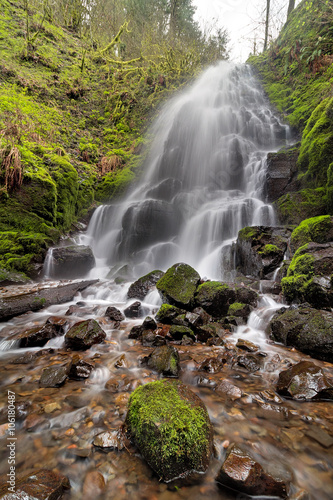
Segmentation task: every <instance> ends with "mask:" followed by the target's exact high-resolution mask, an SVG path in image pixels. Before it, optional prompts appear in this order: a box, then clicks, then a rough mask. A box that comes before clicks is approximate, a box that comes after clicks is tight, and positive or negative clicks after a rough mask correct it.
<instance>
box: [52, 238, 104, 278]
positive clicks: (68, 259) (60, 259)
mask: <svg viewBox="0 0 333 500" xmlns="http://www.w3.org/2000/svg"><path fill="white" fill-rule="evenodd" d="M50 258H51V259H52V262H51V270H50V274H51V277H52V278H57V279H76V278H82V277H84V276H86V275H87V274H88V272H89V271H90V270H91V269H92V268H93V267H94V266H95V257H94V254H93V252H92V250H91V248H90V247H87V246H84V245H70V246H67V247H58V248H54V249H53V250H52V256H51V257H50Z"/></svg>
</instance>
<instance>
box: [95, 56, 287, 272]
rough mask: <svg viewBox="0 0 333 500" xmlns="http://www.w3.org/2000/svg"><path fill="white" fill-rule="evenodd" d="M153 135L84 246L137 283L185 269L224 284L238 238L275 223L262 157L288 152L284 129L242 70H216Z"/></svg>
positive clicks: (174, 104)
mask: <svg viewBox="0 0 333 500" xmlns="http://www.w3.org/2000/svg"><path fill="white" fill-rule="evenodd" d="M152 134H153V137H154V140H153V144H152V146H151V149H150V152H149V154H148V159H147V163H146V166H145V169H144V174H143V175H142V178H141V179H140V180H139V181H138V183H137V184H136V186H135V187H134V189H133V190H132V191H131V192H130V193H128V194H127V196H126V197H125V198H124V199H123V200H121V201H119V202H117V203H111V204H109V205H104V206H101V207H99V208H98V209H97V210H96V211H95V214H94V216H93V218H92V220H91V222H90V224H89V227H88V231H87V234H86V237H85V238H86V240H85V241H86V242H88V243H89V244H90V245H91V246H92V248H93V251H94V254H95V257H96V258H97V259H101V261H102V262H104V263H107V264H108V265H109V266H111V265H115V264H119V265H120V264H121V263H124V264H125V263H129V264H130V265H131V268H132V269H133V272H134V275H135V276H139V275H142V274H145V273H146V272H148V271H151V270H153V269H166V268H168V267H169V266H170V265H172V264H174V263H175V262H180V261H182V262H186V263H188V264H190V265H192V266H193V267H195V268H196V269H197V270H198V272H199V273H200V274H201V276H207V277H209V278H216V279H221V278H222V279H223V278H224V279H228V278H230V270H231V269H232V266H230V260H231V245H232V243H233V242H234V241H235V238H236V237H237V233H238V231H239V230H240V229H241V228H243V227H245V226H251V225H273V224H274V211H273V209H272V207H271V206H270V205H267V204H265V202H264V201H263V193H262V191H263V183H264V177H265V167H266V156H267V152H268V151H274V150H276V149H278V148H279V147H281V146H282V145H284V144H286V141H287V140H288V138H289V128H288V126H287V125H284V124H282V123H281V122H280V120H279V118H278V117H277V115H276V114H275V113H274V111H273V110H272V108H271V107H270V104H269V102H268V100H267V98H266V97H265V95H264V92H263V90H262V89H261V87H260V85H259V83H258V81H257V80H256V78H255V76H254V75H253V72H252V70H251V68H250V67H249V66H248V65H234V64H230V63H226V62H222V63H220V64H218V65H217V66H214V67H211V68H209V69H208V70H207V71H205V72H204V73H203V74H202V76H201V77H200V78H199V79H198V80H197V81H196V82H195V83H194V84H193V86H192V87H191V88H190V89H188V90H187V91H186V92H184V93H182V94H181V95H178V96H177V97H175V98H174V99H172V100H171V101H170V102H169V103H168V104H167V105H166V106H165V107H164V109H163V110H162V111H161V113H160V114H159V117H158V119H157V120H156V122H155V124H154V125H153V127H152Z"/></svg>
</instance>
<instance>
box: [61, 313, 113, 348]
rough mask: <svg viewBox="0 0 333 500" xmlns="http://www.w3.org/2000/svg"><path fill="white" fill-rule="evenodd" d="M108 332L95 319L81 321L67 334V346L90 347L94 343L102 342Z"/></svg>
mask: <svg viewBox="0 0 333 500" xmlns="http://www.w3.org/2000/svg"><path fill="white" fill-rule="evenodd" d="M105 338H106V333H105V332H104V330H103V329H102V328H101V327H100V326H99V324H98V323H97V321H95V320H94V319H88V320H86V321H80V322H79V323H76V324H75V325H74V326H72V328H70V329H69V330H68V332H67V333H66V335H65V344H66V347H69V348H71V349H75V350H85V349H89V348H90V347H91V346H93V345H94V344H101V343H102V342H103V341H104V340H105Z"/></svg>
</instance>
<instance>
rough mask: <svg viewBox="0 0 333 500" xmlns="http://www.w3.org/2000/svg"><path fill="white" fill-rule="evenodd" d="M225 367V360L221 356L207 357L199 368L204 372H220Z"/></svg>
mask: <svg viewBox="0 0 333 500" xmlns="http://www.w3.org/2000/svg"><path fill="white" fill-rule="evenodd" d="M222 368H223V362H222V361H221V360H220V359H219V358H214V357H211V358H206V359H204V360H203V362H202V363H201V364H200V366H199V368H198V370H199V371H202V372H208V373H217V372H220V371H221V370H222Z"/></svg>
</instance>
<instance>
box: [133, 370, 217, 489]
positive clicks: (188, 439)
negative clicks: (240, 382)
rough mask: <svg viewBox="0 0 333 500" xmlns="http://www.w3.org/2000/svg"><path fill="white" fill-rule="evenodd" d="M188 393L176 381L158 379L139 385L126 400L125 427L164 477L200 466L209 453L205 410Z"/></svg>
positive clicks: (208, 428)
mask: <svg viewBox="0 0 333 500" xmlns="http://www.w3.org/2000/svg"><path fill="white" fill-rule="evenodd" d="M184 388H185V389H186V390H185V392H184ZM187 393H190V391H189V390H188V389H187V388H186V387H185V386H183V385H182V384H181V383H180V382H179V381H167V380H161V381H157V382H151V383H149V384H146V385H143V386H141V387H138V388H137V389H136V390H135V391H134V392H133V394H132V395H131V397H130V400H129V409H128V413H127V417H126V426H127V429H128V430H129V431H130V433H131V435H132V437H133V439H134V441H135V442H136V444H137V445H138V447H139V449H140V451H141V453H142V454H143V456H144V458H145V459H146V460H147V462H148V463H149V465H150V466H151V467H152V468H153V469H154V470H155V471H156V472H157V473H158V474H159V475H160V476H161V477H162V478H163V479H166V480H170V479H172V478H175V477H176V476H179V475H180V474H181V473H184V472H185V471H187V472H189V471H192V470H197V471H199V470H202V469H203V463H202V462H203V457H204V458H206V460H207V458H208V460H209V456H210V447H211V443H210V421H209V417H208V414H207V411H206V410H205V408H204V407H203V406H201V405H199V404H198V402H197V401H195V400H193V399H192V397H193V394H191V393H190V394H189V395H190V396H191V399H190V398H189V397H187Z"/></svg>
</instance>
